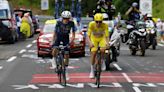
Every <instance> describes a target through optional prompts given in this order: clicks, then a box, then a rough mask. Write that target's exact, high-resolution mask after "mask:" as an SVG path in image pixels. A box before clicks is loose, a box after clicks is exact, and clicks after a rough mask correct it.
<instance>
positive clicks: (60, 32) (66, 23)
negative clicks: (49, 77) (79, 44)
mask: <svg viewBox="0 0 164 92" xmlns="http://www.w3.org/2000/svg"><path fill="white" fill-rule="evenodd" d="M61 16H62V19H61V20H59V21H57V24H56V26H55V31H54V33H53V40H52V43H51V44H52V47H53V49H52V56H53V58H52V68H54V69H55V68H56V62H55V58H54V57H55V56H56V53H57V49H56V48H55V46H59V45H60V42H63V45H64V46H66V45H69V44H72V43H73V41H74V39H75V31H76V27H75V24H74V22H73V21H71V20H70V18H71V17H72V16H71V12H70V11H63V12H62V13H61ZM71 29H72V32H71V34H72V38H71V40H69V35H70V31H71ZM65 51H66V52H65V53H64V62H65V65H66V80H69V77H68V63H69V48H65Z"/></svg>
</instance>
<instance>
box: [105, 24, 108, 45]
mask: <svg viewBox="0 0 164 92" xmlns="http://www.w3.org/2000/svg"><path fill="white" fill-rule="evenodd" d="M105 38H106V44H107V46H108V43H109V31H108V25H107V24H106V25H105Z"/></svg>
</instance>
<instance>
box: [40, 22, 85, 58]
mask: <svg viewBox="0 0 164 92" xmlns="http://www.w3.org/2000/svg"><path fill="white" fill-rule="evenodd" d="M56 23H57V20H47V21H46V22H45V25H44V27H43V29H42V30H41V29H38V30H37V31H39V32H40V34H39V37H38V38H37V48H38V51H37V53H38V57H44V56H50V57H51V45H50V42H51V41H52V37H53V31H54V30H55V26H56ZM70 39H71V36H70ZM70 55H71V56H72V55H82V56H84V55H85V38H84V35H83V34H82V33H81V32H77V33H76V36H75V40H74V44H71V45H70Z"/></svg>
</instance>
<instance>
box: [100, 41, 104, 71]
mask: <svg viewBox="0 0 164 92" xmlns="http://www.w3.org/2000/svg"><path fill="white" fill-rule="evenodd" d="M99 46H100V50H101V60H102V67H101V68H102V70H105V69H106V66H105V60H104V59H105V58H104V57H105V55H104V54H105V50H106V39H105V38H103V39H101V41H100V43H99Z"/></svg>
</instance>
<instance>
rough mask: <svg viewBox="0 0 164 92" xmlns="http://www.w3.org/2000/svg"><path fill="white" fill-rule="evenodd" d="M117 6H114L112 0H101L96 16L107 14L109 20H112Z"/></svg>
mask: <svg viewBox="0 0 164 92" xmlns="http://www.w3.org/2000/svg"><path fill="white" fill-rule="evenodd" d="M115 10H116V8H115V6H114V5H113V4H112V0H99V1H98V2H97V7H96V9H95V10H94V11H93V13H94V14H96V13H107V14H108V16H109V20H112V18H113V15H114V13H115Z"/></svg>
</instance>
